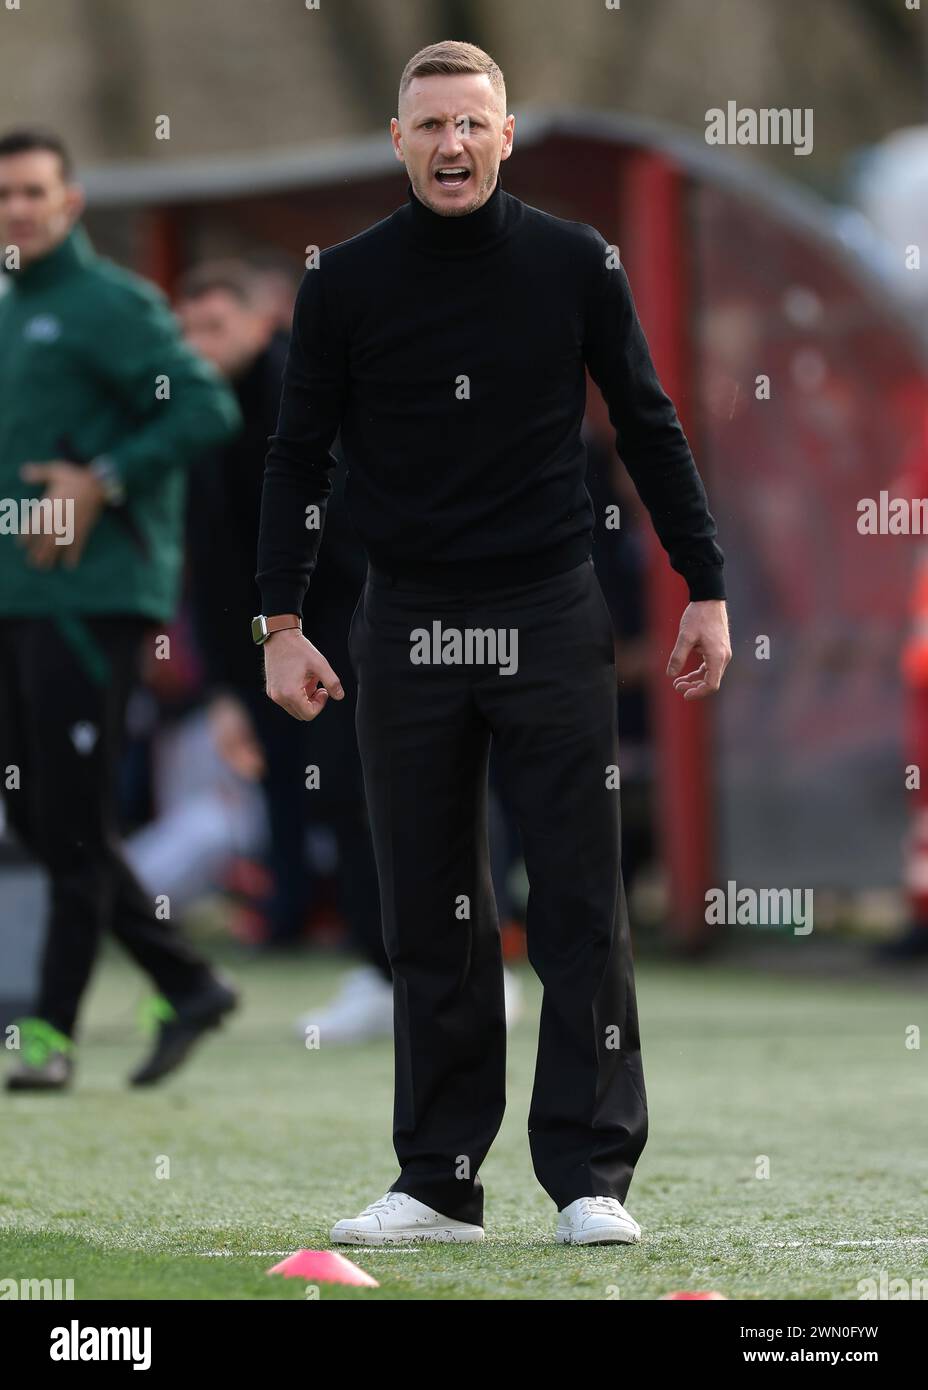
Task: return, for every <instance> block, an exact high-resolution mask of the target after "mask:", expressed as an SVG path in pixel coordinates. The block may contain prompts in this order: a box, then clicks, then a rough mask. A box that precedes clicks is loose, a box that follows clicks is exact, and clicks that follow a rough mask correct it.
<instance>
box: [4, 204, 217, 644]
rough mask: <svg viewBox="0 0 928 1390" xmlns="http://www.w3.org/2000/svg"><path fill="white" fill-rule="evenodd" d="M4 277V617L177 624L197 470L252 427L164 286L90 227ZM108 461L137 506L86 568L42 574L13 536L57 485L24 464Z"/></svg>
mask: <svg viewBox="0 0 928 1390" xmlns="http://www.w3.org/2000/svg"><path fill="white" fill-rule="evenodd" d="M0 282H2V283H0V503H3V504H4V505H5V507H6V513H7V520H6V521H5V522H3V521H2V520H0V617H23V616H37V615H45V616H47V615H50V614H54V613H59V614H65V615H67V614H74V615H77V614H82V613H87V614H90V613H134V614H140V615H144V616H147V617H149V618H152V619H154V620H155V621H157V622H168V621H169V620H170V619H171V617H172V616H173V614H174V610H175V607H176V604H177V599H178V595H179V590H180V580H181V568H182V563H183V534H184V524H183V523H184V508H185V504H186V492H187V474H186V465H187V464H188V463H190V462H191V460H192V459H193V458H195V457H196V455H197V454H198V453H200V452H201V451H203V450H205V449H208V448H210V447H212V446H213V445H215V444H218V443H221V442H222V441H224V440H225V439H227V438H229V437H230V436H232V435H234V434H235V433H236V432H237V431H238V429H239V428H240V426H241V417H240V414H239V410H238V406H237V404H236V401H235V398H234V396H233V394H232V392H231V391H230V390H229V389H228V388H227V387H226V386H225V385H223V384H222V382H221V380H220V378H219V376H218V374H217V373H216V372H215V371H214V370H213V368H212V367H210V366H208V365H207V364H206V363H205V362H203V361H201V360H200V359H199V358H198V357H197V356H195V355H194V354H193V353H192V352H191V351H190V350H189V349H188V348H187V347H186V346H185V345H184V343H183V342H182V340H181V337H180V333H179V329H178V325H177V320H176V319H175V317H174V315H173V314H172V313H171V311H170V308H169V307H168V304H167V301H166V300H165V298H164V296H163V295H162V294H161V292H160V290H157V289H156V288H155V287H154V286H153V285H150V284H149V283H148V282H147V281H145V280H142V279H141V278H140V277H139V276H137V275H133V274H132V273H131V272H130V271H127V270H123V269H121V268H120V267H119V266H117V265H115V264H114V263H113V262H112V261H108V260H104V259H103V258H102V257H100V256H97V255H96V253H95V252H94V250H93V247H92V246H91V244H90V240H89V238H88V236H87V233H86V232H85V231H84V229H83V227H81V226H76V227H74V228H73V230H72V231H71V233H70V235H69V236H68V237H67V238H66V239H65V240H64V241H63V242H62V243H61V244H60V245H59V246H57V247H56V248H55V249H54V250H53V251H52V252H51V253H50V254H49V255H47V256H45V257H43V259H42V260H40V261H35V262H33V263H32V264H31V265H29V266H27V267H25V268H24V269H22V270H17V271H10V272H8V273H7V274H5V275H2V276H0ZM165 396H166V397H167V398H166V399H163V398H162V397H165ZM101 455H105V456H106V457H107V458H108V459H109V460H111V462H112V464H113V465H114V467H115V471H116V472H117V473H118V475H119V477H120V478H121V480H122V483H123V485H124V487H125V492H126V500H125V502H124V503H123V505H121V506H119V507H106V508H105V509H104V511H103V512H102V513H101V514H100V517H99V518H98V520H97V522H96V524H95V526H94V528H93V530H92V531H91V533H90V535H89V537H88V539H87V543H86V546H85V548H84V552H83V554H82V556H81V559H80V562H79V564H78V565H77V567H76V568H75V569H73V570H67V569H64V568H63V567H62V565H61V562H60V561H59V562H58V563H57V564H56V565H55V566H54V567H53V568H52V569H50V570H39V569H36V568H34V567H33V566H30V565H29V564H28V562H27V560H26V558H25V554H24V550H23V548H22V546H21V545H19V544H18V543H17V536H16V535H15V534H10V533H9V532H11V531H12V530H13V529H14V528H15V525H16V523H15V521H14V522H12V523H11V522H10V520H9V517H10V516H11V515H13V511H14V509H13V508H11V507H10V505H9V504H10V499H12V500H13V501H15V504H16V507H17V508H18V506H19V502H20V500H21V499H23V498H28V497H41V495H42V493H43V491H44V484H42V483H29V482H26V481H25V480H24V479H22V478H20V476H19V470H20V467H21V466H22V464H24V463H30V462H31V463H45V462H49V461H51V460H53V459H65V460H69V461H71V462H75V463H89V462H90V461H91V460H93V459H95V458H97V457H99V456H101ZM203 524H204V525H209V518H208V517H206V518H203Z"/></svg>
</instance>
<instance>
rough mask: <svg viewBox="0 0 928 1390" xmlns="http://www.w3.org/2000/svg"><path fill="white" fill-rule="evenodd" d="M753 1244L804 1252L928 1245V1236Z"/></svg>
mask: <svg viewBox="0 0 928 1390" xmlns="http://www.w3.org/2000/svg"><path fill="white" fill-rule="evenodd" d="M753 1243H754V1244H755V1245H758V1246H760V1247H761V1248H762V1249H767V1250H770V1249H778V1250H804V1249H806V1248H808V1247H809V1246H812V1247H815V1248H817V1249H821V1250H832V1249H834V1248H835V1247H836V1246H838V1245H851V1246H866V1245H928V1236H875V1237H874V1239H873V1240H760V1241H755V1242H753Z"/></svg>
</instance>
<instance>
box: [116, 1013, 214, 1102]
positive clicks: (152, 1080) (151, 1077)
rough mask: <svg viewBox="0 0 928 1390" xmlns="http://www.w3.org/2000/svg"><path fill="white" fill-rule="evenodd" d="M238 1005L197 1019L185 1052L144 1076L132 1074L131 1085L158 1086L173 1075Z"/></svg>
mask: <svg viewBox="0 0 928 1390" xmlns="http://www.w3.org/2000/svg"><path fill="white" fill-rule="evenodd" d="M237 1007H238V1006H237V1003H236V1004H230V1005H229V1006H228V1008H224V1009H223V1010H222V1012H221V1013H217V1014H214V1015H213V1017H212V1018H203V1019H200V1020H198V1021H196V1022H195V1023H194V1024H193V1029H194V1031H192V1032H191V1034H190V1037H189V1039H188V1041H187V1046H186V1047H185V1048H184V1050H183V1052H182V1053H181V1054H180V1055H178V1056H176V1057H174V1058H173V1059H172V1060H171V1061H170V1062H168V1063H167V1064H166V1065H165V1066H162V1067H161V1068H160V1070H158V1071H156V1072H151V1073H148V1074H146V1075H143V1076H138V1075H132V1076H130V1077H129V1085H130V1086H156V1085H157V1084H158V1082H159V1081H163V1080H164V1078H165V1077H166V1076H171V1075H172V1073H173V1072H175V1071H177V1070H178V1069H179V1068H180V1067H182V1066H183V1065H184V1063H185V1062H186V1061H187V1059H188V1057H189V1056H190V1053H191V1052H192V1051H193V1049H194V1048H195V1047H196V1045H197V1043H199V1042H200V1041H202V1038H203V1035H204V1034H206V1033H209V1032H211V1031H212V1030H213V1029H215V1028H221V1027H222V1025H223V1023H224V1022H225V1020H226V1018H227V1016H228V1015H229V1014H230V1013H232V1012H233V1011H234V1010H235V1009H236V1008H237Z"/></svg>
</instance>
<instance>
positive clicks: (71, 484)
mask: <svg viewBox="0 0 928 1390" xmlns="http://www.w3.org/2000/svg"><path fill="white" fill-rule="evenodd" d="M19 473H20V477H21V478H23V479H25V481H26V482H28V483H41V482H44V483H45V485H46V487H45V491H44V493H43V494H42V500H43V501H44V500H46V499H48V500H49V501H50V502H51V503H52V506H54V503H55V499H56V498H61V499H70V500H71V502H72V503H73V507H74V532H73V535H72V538H71V542H70V544H61V543H59V542H58V541H57V540H56V538H55V535H54V533H51V534H49V533H46V532H42V533H41V534H38V535H34V534H30V535H27V536H20V537H19V541H20V544H21V545H24V546H25V548H26V553H27V555H28V558H29V562H30V564H32V565H35V567H36V568H37V569H51V568H52V567H53V566H54V565H56V564H57V562H58V560H59V558H60V559H61V561H62V564H63V565H64V568H65V569H72V570H73V569H74V568H75V567H76V566H77V564H78V561H79V560H80V558H81V554H82V553H83V549H84V546H85V545H86V543H87V537H88V536H89V535H90V532H91V531H92V530H93V528H94V525H95V524H96V521H97V517H98V516H99V515H100V513H101V511H102V510H103V507H104V506H105V503H106V498H105V496H104V492H103V484H102V483H101V482H100V480H99V479H98V478H96V477H95V476H94V475H93V473H91V472H90V470H89V469H87V468H82V467H81V466H80V464H76V463H66V462H65V461H64V460H63V459H53V460H52V461H51V462H49V463H24V464H23V466H22V468H21V469H20V470H19Z"/></svg>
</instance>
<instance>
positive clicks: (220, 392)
mask: <svg viewBox="0 0 928 1390" xmlns="http://www.w3.org/2000/svg"><path fill="white" fill-rule="evenodd" d="M83 206H84V201H83V194H82V191H81V189H80V188H79V186H78V185H77V184H76V183H75V182H74V179H73V176H72V170H71V163H70V159H69V156H68V152H67V150H66V148H65V147H64V145H63V144H62V142H61V141H60V140H59V139H58V138H57V137H56V136H54V135H52V134H50V133H47V132H42V131H32V130H19V131H12V132H10V133H8V134H6V135H5V136H3V137H0V241H2V243H3V244H5V245H6V246H7V247H13V248H18V258H19V259H18V264H15V265H14V266H13V268H10V269H8V273H7V276H6V279H7V282H8V284H7V292H6V293H5V294H4V295H3V296H2V298H0V364H2V370H0V470H2V476H3V478H4V479H5V483H4V486H3V491H4V492H5V493H6V494H7V497H8V498H9V499H11V500H12V501H13V502H14V503H15V502H16V501H17V499H22V500H21V501H19V503H18V505H19V506H20V508H21V514H22V517H23V520H22V523H21V525H20V528H19V529H20V534H19V535H18V536H13V535H9V534H4V535H3V536H2V537H0V765H2V766H3V767H4V768H7V769H15V773H16V778H17V779H18V780H16V781H11V780H10V778H9V776H8V777H7V779H6V781H5V787H6V792H5V801H6V810H7V813H8V817H9V820H10V823H11V824H12V826H13V828H14V829H15V831H16V833H17V835H18V837H19V838H20V839H21V840H22V843H23V845H24V847H25V848H26V849H27V850H28V851H29V852H30V853H31V854H32V855H33V856H34V857H35V858H36V859H38V860H39V861H41V863H42V864H44V866H45V868H46V869H47V871H48V873H49V876H50V890H51V910H50V920H49V923H48V929H47V936H46V940H45V947H44V955H43V960H42V967H41V984H40V989H39V997H38V1000H37V1003H36V1006H35V1016H34V1017H32V1018H30V1019H25V1020H22V1022H21V1024H20V1050H19V1056H18V1060H17V1063H16V1065H15V1066H14V1067H13V1069H12V1070H11V1071H10V1073H9V1074H8V1076H7V1086H8V1087H9V1088H11V1089H44V1090H56V1089H60V1088H61V1087H63V1086H66V1085H68V1084H69V1082H70V1080H71V1077H72V1073H73V1066H74V1036H75V1030H76V1024H77V1017H78V1011H79V1007H80V1003H81V999H82V997H83V994H84V991H85V989H86V986H87V983H88V980H89V977H90V974H91V970H92V967H93V964H94V960H95V957H96V954H97V949H98V945H99V941H100V936H101V933H102V932H103V930H104V929H105V928H109V929H111V930H112V931H113V932H114V934H115V935H116V937H117V939H118V940H119V941H121V942H122V944H123V945H124V946H125V948H126V949H127V950H128V952H129V953H130V955H131V956H132V957H133V959H134V960H135V961H136V963H137V964H138V965H139V966H140V967H141V968H142V969H143V970H144V971H145V972H146V973H147V974H148V975H149V976H150V977H151V978H152V980H153V981H154V982H155V985H156V987H157V989H158V990H159V991H160V994H161V996H162V998H161V999H160V1001H159V1003H158V1006H157V1017H158V1019H159V1021H160V1026H159V1030H158V1034H157V1040H156V1043H155V1047H154V1050H153V1052H152V1054H151V1056H150V1057H149V1058H148V1060H147V1061H146V1062H145V1064H144V1065H143V1066H142V1067H140V1068H139V1069H138V1070H137V1071H136V1072H135V1073H134V1074H133V1077H132V1080H133V1082H134V1083H136V1084H142V1083H147V1082H151V1081H155V1080H157V1079H159V1078H160V1077H161V1076H164V1075H166V1074H167V1073H168V1072H169V1071H172V1070H173V1069H174V1068H175V1067H176V1066H178V1065H179V1063H180V1062H181V1061H182V1060H183V1059H184V1057H185V1056H186V1054H187V1052H188V1051H189V1049H190V1047H191V1046H192V1044H193V1043H194V1042H195V1041H196V1039H197V1038H198V1037H199V1036H200V1035H201V1034H202V1033H203V1032H204V1031H205V1030H206V1029H207V1028H209V1027H212V1026H214V1025H215V1024H216V1023H218V1022H219V1020H220V1018H221V1017H222V1015H223V1014H224V1013H226V1012H228V1011H229V1010H230V1009H231V1008H233V1007H234V1006H235V1002H236V995H235V992H234V991H233V990H232V989H231V987H230V986H229V985H228V984H227V983H226V982H224V981H223V980H222V979H220V978H219V977H218V976H217V975H215V974H214V973H213V972H212V971H211V970H210V968H209V966H208V965H207V964H206V962H205V961H204V960H202V959H201V958H200V957H199V956H198V955H197V954H196V953H195V952H194V951H193V950H192V949H191V948H190V947H189V946H188V945H187V944H185V943H184V942H183V941H182V940H181V939H180V938H179V937H178V935H177V934H176V932H175V930H174V928H173V926H172V924H171V921H170V919H169V908H168V909H167V911H164V910H159V911H157V912H156V909H155V904H154V902H153V901H152V899H151V897H150V896H149V895H148V894H147V893H146V892H145V890H144V889H143V888H142V886H141V885H140V884H139V882H138V880H137V879H136V877H135V876H134V874H133V873H132V871H131V869H130V868H129V866H128V864H127V863H126V860H125V858H124V857H123V853H122V849H121V845H120V842H119V840H118V838H117V832H116V825H115V817H114V812H113V802H114V793H115V783H116V777H117V773H118V768H119V758H120V751H121V747H122V742H123V733H124V724H125V712H126V703H127V700H128V696H129V692H130V689H131V687H132V683H133V680H134V676H135V672H136V668H137V663H138V660H139V657H140V653H141V650H142V647H143V639H144V637H145V634H146V631H147V630H148V629H150V627H151V625H152V624H159V625H162V626H163V625H164V624H165V623H167V622H168V621H169V620H170V618H171V615H172V613H173V611H174V608H175V604H176V599H177V591H178V586H179V581H180V559H181V536H182V527H183V503H184V486H185V476H184V469H185V466H186V464H187V463H188V461H189V459H190V458H191V457H192V456H193V455H194V454H195V453H198V452H199V451H200V450H202V449H204V448H205V447H207V446H209V445H212V444H214V443H216V442H218V441H219V440H221V439H223V438H226V437H228V436H229V435H231V434H232V433H233V432H234V431H235V429H236V428H237V426H238V423H239V420H238V412H237V409H236V406H235V402H234V399H233V398H232V396H231V394H230V393H229V392H228V391H227V390H226V388H225V387H224V386H223V385H222V384H221V383H220V382H219V380H218V379H217V377H216V374H215V373H214V372H213V371H212V369H210V368H209V367H207V366H206V365H205V364H203V363H201V362H200V361H198V360H197V359H196V358H195V357H194V355H193V354H192V353H190V352H189V350H188V349H187V348H185V347H184V346H183V344H182V343H181V341H180V338H179V335H178V333H177V325H176V322H175V320H174V318H173V316H172V315H171V313H170V312H169V310H168V307H167V305H166V304H165V302H164V300H163V298H162V296H161V295H160V294H159V293H158V292H157V291H156V290H155V289H154V288H153V287H152V286H150V285H148V284H146V283H145V282H144V281H143V280H141V279H139V278H138V277H137V276H135V275H132V274H130V273H128V272H126V271H124V270H122V269H120V268H118V267H116V266H115V265H113V264H112V263H110V262H109V261H106V260H104V259H102V258H100V257H98V256H97V255H96V254H95V253H94V251H93V248H92V247H91V244H90V241H89V239H88V237H87V235H86V232H85V231H84V229H83V227H81V226H80V225H79V221H78V219H79V218H80V216H81V213H82V211H83ZM7 264H8V267H9V266H10V261H9V260H8V262H7ZM23 494H25V497H24V496H23ZM26 498H32V499H39V498H41V505H42V509H43V510H42V511H41V513H40V512H39V510H38V508H35V507H34V509H33V510H32V513H31V515H28V514H27V513H26V510H25V506H24V503H25V501H26ZM59 521H61V522H63V523H64V524H63V525H61V526H59Z"/></svg>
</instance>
